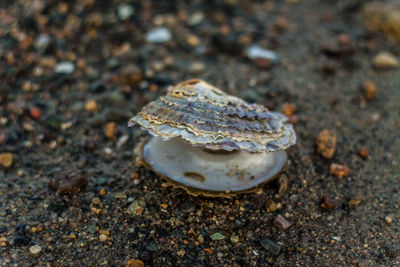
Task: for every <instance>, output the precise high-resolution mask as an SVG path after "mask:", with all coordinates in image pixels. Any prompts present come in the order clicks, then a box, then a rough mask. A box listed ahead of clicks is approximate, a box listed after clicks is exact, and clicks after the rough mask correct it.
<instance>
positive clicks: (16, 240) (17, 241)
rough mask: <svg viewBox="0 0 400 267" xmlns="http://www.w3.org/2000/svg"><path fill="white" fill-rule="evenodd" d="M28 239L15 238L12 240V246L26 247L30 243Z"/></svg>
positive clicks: (23, 237)
mask: <svg viewBox="0 0 400 267" xmlns="http://www.w3.org/2000/svg"><path fill="white" fill-rule="evenodd" d="M30 241H31V240H30V238H29V237H26V236H16V237H15V238H14V246H24V245H28V244H29V242H30Z"/></svg>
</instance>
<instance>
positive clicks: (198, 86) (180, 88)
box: [129, 79, 296, 153]
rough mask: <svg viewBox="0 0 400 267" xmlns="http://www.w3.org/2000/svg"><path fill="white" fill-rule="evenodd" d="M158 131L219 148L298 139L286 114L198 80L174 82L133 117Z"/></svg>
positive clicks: (253, 147) (268, 147)
mask: <svg viewBox="0 0 400 267" xmlns="http://www.w3.org/2000/svg"><path fill="white" fill-rule="evenodd" d="M135 124H139V125H140V126H141V127H142V128H143V129H145V130H147V131H148V132H150V133H151V134H152V135H154V136H159V137H162V138H163V139H164V140H170V139H172V138H174V137H180V138H182V139H183V140H184V141H185V142H187V143H189V144H191V145H193V146H202V147H205V148H207V149H213V150H227V151H233V150H241V151H246V152H256V153H259V152H274V151H279V150H284V149H286V148H288V147H289V146H291V145H293V144H295V142H296V134H295V132H294V130H293V127H292V125H291V124H290V123H289V122H288V119H287V117H286V116H284V115H282V114H280V113H277V112H271V111H269V110H268V109H267V108H265V107H263V106H261V105H257V104H248V103H247V102H245V101H244V100H242V99H240V98H237V97H234V96H230V95H228V94H226V93H224V92H223V91H221V90H219V89H217V88H215V87H213V86H212V85H210V84H208V83H206V82H204V81H202V80H198V79H194V80H188V81H185V82H182V83H179V84H178V85H176V86H173V87H170V88H169V89H168V92H167V94H166V95H165V96H162V97H160V98H158V99H157V100H155V101H153V102H150V103H149V104H147V105H146V106H145V107H144V108H143V109H142V111H141V112H139V113H138V114H137V115H136V116H134V117H133V118H131V119H130V121H129V126H133V125H135Z"/></svg>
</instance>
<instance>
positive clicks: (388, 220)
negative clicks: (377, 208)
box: [385, 216, 393, 224]
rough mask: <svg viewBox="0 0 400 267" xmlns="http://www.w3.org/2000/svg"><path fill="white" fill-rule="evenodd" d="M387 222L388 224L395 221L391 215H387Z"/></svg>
mask: <svg viewBox="0 0 400 267" xmlns="http://www.w3.org/2000/svg"><path fill="white" fill-rule="evenodd" d="M385 222H386V223H387V224H392V222H393V219H392V217H390V216H385Z"/></svg>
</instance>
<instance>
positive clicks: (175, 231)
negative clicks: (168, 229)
mask: <svg viewBox="0 0 400 267" xmlns="http://www.w3.org/2000/svg"><path fill="white" fill-rule="evenodd" d="M172 236H175V237H184V236H185V235H184V234H183V233H182V231H180V230H177V229H174V230H173V231H172Z"/></svg>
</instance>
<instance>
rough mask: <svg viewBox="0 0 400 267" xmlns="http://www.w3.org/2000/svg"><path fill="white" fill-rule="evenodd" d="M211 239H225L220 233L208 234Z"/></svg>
mask: <svg viewBox="0 0 400 267" xmlns="http://www.w3.org/2000/svg"><path fill="white" fill-rule="evenodd" d="M210 237H211V239H212V240H223V239H225V236H224V235H223V234H221V233H214V234H212V235H210Z"/></svg>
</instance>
